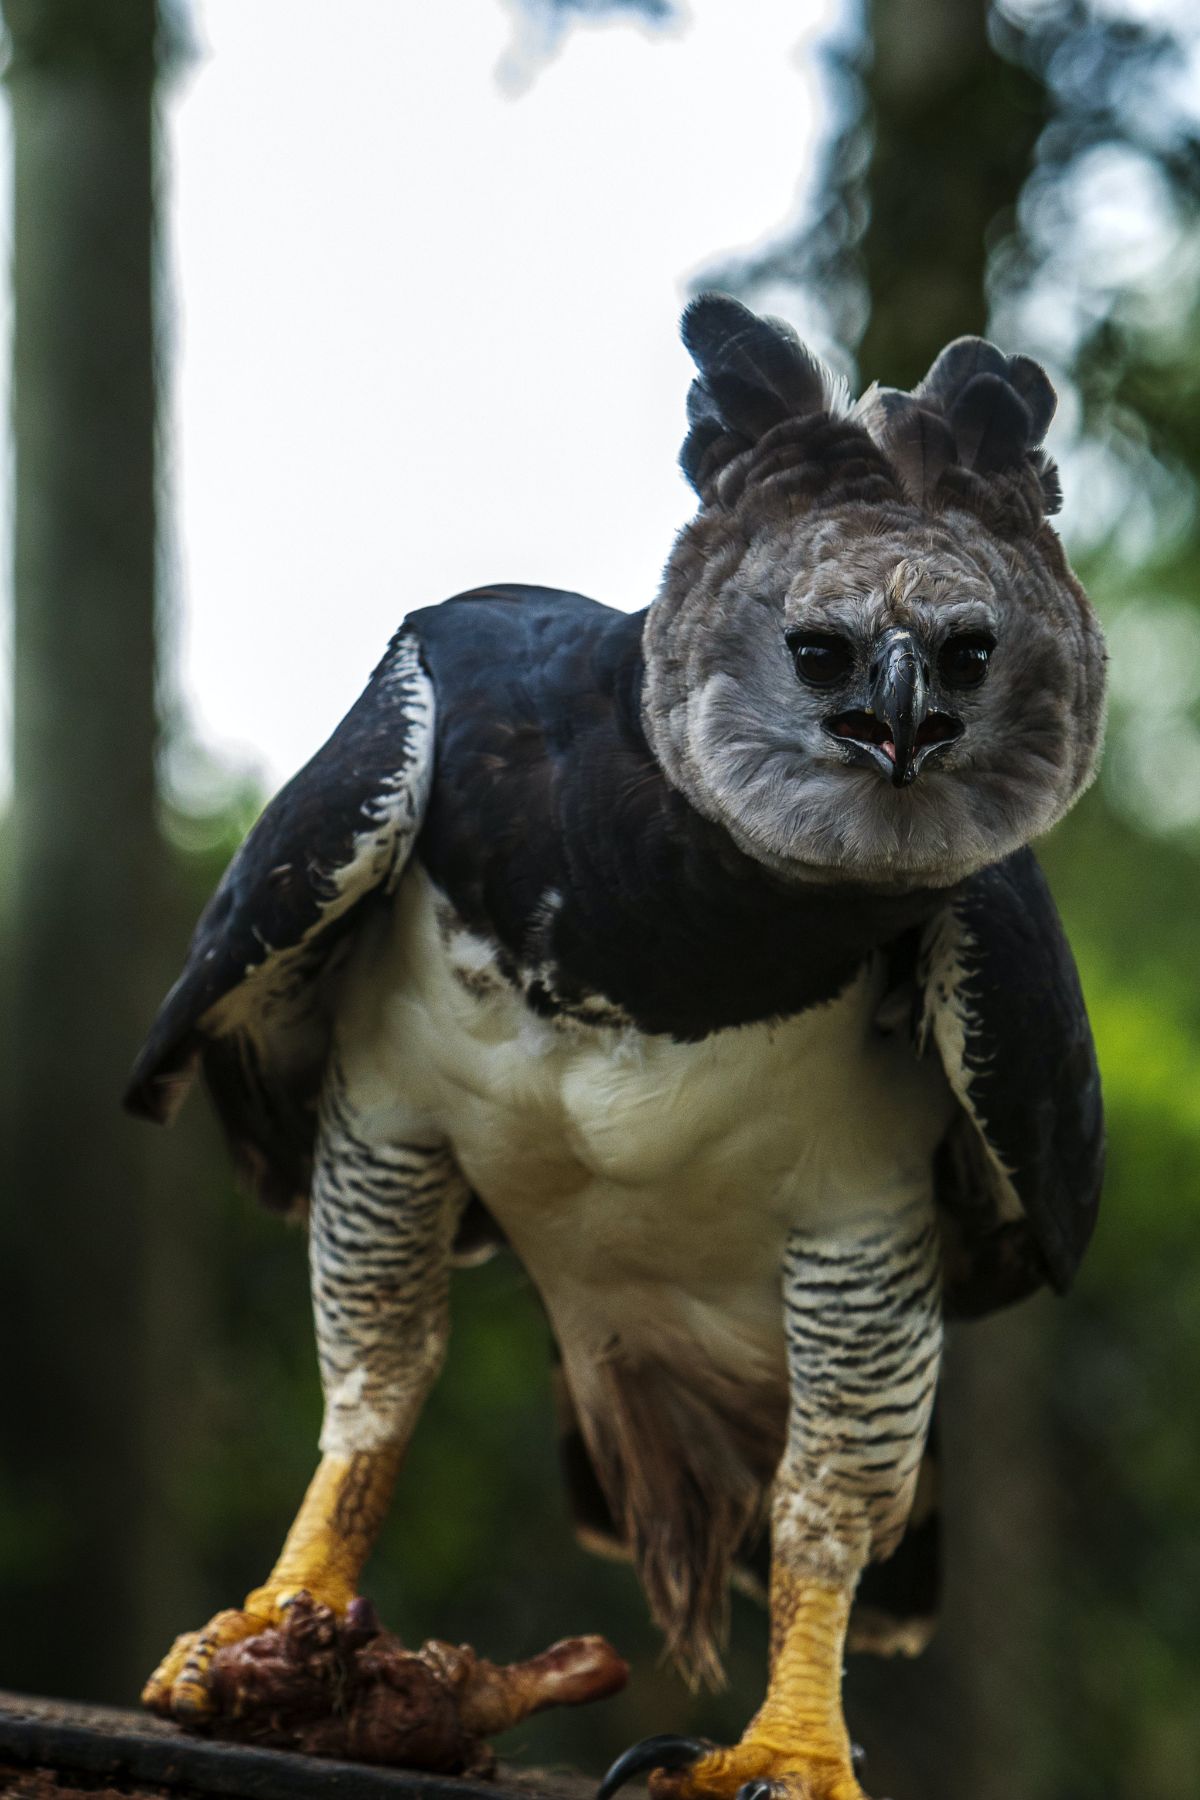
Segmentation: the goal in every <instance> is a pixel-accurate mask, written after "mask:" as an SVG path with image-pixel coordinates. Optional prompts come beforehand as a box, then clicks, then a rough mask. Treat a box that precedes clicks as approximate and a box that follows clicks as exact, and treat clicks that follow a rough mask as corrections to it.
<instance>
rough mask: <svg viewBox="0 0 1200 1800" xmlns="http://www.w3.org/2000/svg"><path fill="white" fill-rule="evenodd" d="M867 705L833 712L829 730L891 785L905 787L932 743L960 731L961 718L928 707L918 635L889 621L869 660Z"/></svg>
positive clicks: (925, 667)
mask: <svg viewBox="0 0 1200 1800" xmlns="http://www.w3.org/2000/svg"><path fill="white" fill-rule="evenodd" d="M865 698H866V705H865V706H863V707H861V708H858V709H857V710H855V711H852V712H844V713H838V714H837V715H836V717H834V718H832V719H830V720H829V721H828V722H827V723H828V729H829V730H830V731H832V733H833V734H834V736H835V737H839V738H841V739H843V740H844V741H845V742H846V743H847V744H848V745H852V746H853V747H854V749H855V750H856V751H857V752H858V753H859V754H858V755H857V756H856V758H855V760H856V761H865V762H870V763H872V764H874V766H875V767H876V768H878V769H879V770H880V771H881V772H882V773H883V774H886V775H887V776H888V778H889V780H890V781H891V784H892V786H893V787H897V788H902V787H907V786H908V784H909V782H910V781H912V780H913V779H914V778H915V777H916V775H917V774H918V772H919V770H920V769H921V767H922V765H923V763H924V762H925V760H926V753H927V752H928V751H929V750H930V749H932V747H933V746H934V745H942V744H947V743H951V742H953V740H954V739H955V738H956V737H959V736H961V734H962V729H963V725H962V720H961V719H959V718H956V717H955V716H954V715H953V714H950V713H945V712H936V711H932V710H931V709H930V705H929V665H928V663H927V662H926V660H925V652H924V650H923V648H922V646H921V644H920V643H919V642H918V640H917V638H916V637H915V636H914V635H913V633H912V632H911V631H909V630H908V629H907V628H906V627H905V626H902V625H893V626H891V627H890V628H889V629H888V630H887V631H885V632H884V634H883V636H882V637H881V638H880V639H879V642H878V644H877V645H876V647H875V655H874V656H873V657H872V659H871V668H870V673H869V676H868V687H867V692H866V696H865Z"/></svg>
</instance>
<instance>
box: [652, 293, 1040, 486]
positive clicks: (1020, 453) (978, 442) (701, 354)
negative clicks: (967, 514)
mask: <svg viewBox="0 0 1200 1800" xmlns="http://www.w3.org/2000/svg"><path fill="white" fill-rule="evenodd" d="M682 335H683V341H684V343H685V344H686V346H687V348H688V349H689V350H690V351H691V353H692V356H693V357H694V359H695V362H696V366H697V369H698V370H699V374H698V376H697V379H696V380H695V381H694V382H693V383H692V388H691V391H690V393H689V395H688V424H689V427H690V429H689V432H688V436H687V439H686V441H685V443H684V446H683V450H682V453H681V455H680V462H681V464H682V466H683V470H684V473H685V474H686V475H687V477H688V479H689V481H691V483H692V485H693V487H695V489H696V490H697V492H698V493H699V494H700V497H701V499H702V500H703V501H704V502H705V503H706V504H709V503H711V502H713V501H714V500H716V499H718V497H719V498H720V499H721V500H722V501H724V500H726V499H727V498H736V497H737V495H738V494H740V492H741V491H742V490H743V488H744V486H745V485H746V482H747V481H752V480H753V479H754V473H755V465H756V461H759V460H761V459H756V458H755V456H753V455H752V454H750V453H752V452H754V451H756V450H758V449H759V448H760V447H761V448H762V449H763V450H764V452H765V451H768V450H770V449H772V448H778V446H777V444H776V439H777V437H779V436H780V435H781V434H780V433H779V432H778V430H777V428H779V427H781V426H785V425H787V426H789V427H790V428H791V429H790V432H789V433H784V434H782V435H784V436H787V437H788V439H789V442H791V443H792V445H793V446H794V448H795V450H796V452H797V455H798V457H799V458H801V459H804V460H807V461H808V462H809V464H811V462H812V461H813V458H814V454H816V455H818V456H820V455H824V456H826V457H829V456H830V455H833V456H835V457H838V458H839V459H840V460H842V461H843V462H845V461H846V452H847V451H848V450H850V449H851V448H852V446H851V444H850V442H849V440H850V439H851V438H857V439H859V440H860V443H859V446H858V447H859V449H860V451H861V450H865V449H866V448H867V446H868V444H869V445H870V447H871V448H874V449H875V450H877V451H880V452H882V454H883V459H886V465H887V472H888V473H889V474H890V475H891V476H892V478H893V479H894V482H895V485H896V489H897V497H902V498H905V499H908V500H912V501H915V502H916V503H917V504H918V505H923V506H932V505H934V504H935V502H936V501H937V500H938V499H939V498H940V499H941V500H942V501H947V500H950V499H951V498H953V500H954V501H955V502H957V503H958V504H960V505H961V504H963V503H964V501H967V503H969V502H970V498H971V496H972V493H973V492H974V488H973V484H972V482H971V481H970V480H969V479H968V480H967V481H965V482H964V481H963V480H962V478H961V477H962V476H963V475H964V474H965V475H966V476H968V477H974V478H975V481H976V482H982V483H984V484H985V486H986V485H987V484H990V485H991V486H993V487H994V486H996V485H997V483H998V478H1002V477H1009V478H1015V480H1016V481H1017V482H1018V483H1021V482H1022V478H1025V479H1026V480H1028V478H1029V477H1032V478H1033V487H1034V493H1035V500H1034V506H1035V510H1036V511H1037V512H1039V513H1040V514H1041V515H1042V516H1043V517H1044V516H1045V515H1046V514H1048V513H1052V512H1055V511H1057V509H1058V506H1059V504H1060V502H1061V491H1060V489H1059V486H1058V477H1057V473H1056V471H1055V469H1054V465H1053V463H1051V462H1050V461H1049V460H1048V458H1047V457H1046V454H1045V451H1044V450H1043V449H1042V440H1043V438H1044V437H1045V434H1046V430H1047V427H1048V426H1049V424H1050V421H1051V419H1052V418H1053V416H1054V406H1055V397H1054V389H1053V388H1052V387H1051V385H1050V382H1049V380H1048V379H1047V376H1046V373H1045V371H1044V370H1043V369H1042V368H1041V366H1040V365H1039V364H1038V363H1036V362H1034V361H1033V360H1032V358H1030V357H1028V356H1006V355H1005V354H1004V352H1003V351H1001V350H998V349H997V348H996V346H995V345H994V344H990V343H988V342H987V341H986V340H985V339H983V338H975V337H962V338H958V339H956V340H955V342H954V343H952V344H949V345H947V347H946V348H945V349H944V350H943V351H942V352H941V354H940V356H938V358H937V360H936V361H935V362H934V364H933V367H932V368H931V369H930V371H929V373H928V375H926V377H925V379H924V380H923V381H922V382H920V383H919V384H918V386H917V387H916V388H915V389H914V390H913V391H912V393H906V392H904V391H902V390H900V389H897V388H881V387H872V388H870V389H868V391H867V393H866V394H864V395H863V398H862V399H861V400H860V401H859V403H858V405H857V406H856V407H855V408H854V410H853V413H851V414H847V409H846V406H845V396H844V394H843V393H842V392H841V391H840V383H839V382H838V381H837V380H836V379H835V378H834V377H833V376H832V375H831V374H830V373H829V371H828V370H827V369H825V368H824V367H823V366H822V365H821V364H820V363H819V362H818V361H817V360H816V358H815V357H814V356H813V355H812V354H811V352H810V351H808V350H807V349H806V348H805V346H804V345H803V344H802V343H801V342H800V340H799V338H798V337H797V336H796V334H795V332H794V331H793V330H792V329H791V327H790V326H789V325H787V324H785V323H784V322H783V321H781V320H778V319H770V318H760V317H758V316H757V315H756V314H755V313H752V312H750V311H749V309H748V308H747V307H745V306H743V305H741V303H740V302H739V301H737V300H733V299H731V298H730V297H729V296H728V295H726V294H701V295H700V296H698V298H697V299H695V300H693V301H692V303H691V305H690V306H689V307H688V309H687V311H686V312H685V313H684V316H683V326H682ZM834 420H836V421H838V424H839V429H838V430H837V431H835V432H831V431H830V430H829V429H828V427H829V424H830V422H831V421H834ZM805 421H808V422H810V424H811V428H812V429H811V430H810V431H809V432H808V433H807V434H806V433H804V432H803V431H799V430H798V429H797V427H798V426H801V425H802V424H803V423H804V422H805ZM821 423H823V424H824V425H825V427H826V429H825V431H824V433H823V434H822V435H821V438H820V450H819V451H818V449H817V443H816V441H815V435H814V434H815V433H816V432H817V430H818V429H819V425H820V424H821ZM768 434H773V435H772V441H771V445H770V446H763V444H762V440H763V439H764V438H765V437H767V436H768ZM863 440H865V441H863ZM769 461H770V468H771V472H772V473H773V474H776V473H778V470H779V466H780V459H779V457H778V456H775V457H773V458H770V459H769ZM734 465H738V469H737V472H738V474H740V476H741V477H743V479H741V480H737V481H735V482H733V483H730V482H728V481H726V482H722V477H723V476H724V475H725V474H726V473H727V472H733V466H734ZM862 466H863V465H862V463H861V461H860V463H859V467H860V469H861V467H862ZM943 483H944V491H943V492H942V494H941V495H940V496H939V493H938V490H939V487H942V486H943ZM1006 485H1007V486H1011V485H1012V480H1011V479H1010V481H1009V482H1008V483H1007V484H1006ZM807 486H808V489H809V491H810V492H812V493H814V494H815V493H817V492H819V491H821V486H822V484H819V483H813V482H812V481H811V480H810V482H809V483H808V484H807ZM977 497H978V496H977Z"/></svg>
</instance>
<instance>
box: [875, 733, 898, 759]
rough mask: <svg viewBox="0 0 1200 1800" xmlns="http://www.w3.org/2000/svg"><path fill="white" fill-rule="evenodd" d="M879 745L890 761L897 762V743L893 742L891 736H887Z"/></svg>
mask: <svg viewBox="0 0 1200 1800" xmlns="http://www.w3.org/2000/svg"><path fill="white" fill-rule="evenodd" d="M879 747H880V749H881V750H882V751H883V754H884V755H885V756H886V757H887V759H888V761H889V762H895V760H896V746H895V744H893V742H892V740H891V738H885V739H884V741H883V743H882V744H881V745H880V746H879Z"/></svg>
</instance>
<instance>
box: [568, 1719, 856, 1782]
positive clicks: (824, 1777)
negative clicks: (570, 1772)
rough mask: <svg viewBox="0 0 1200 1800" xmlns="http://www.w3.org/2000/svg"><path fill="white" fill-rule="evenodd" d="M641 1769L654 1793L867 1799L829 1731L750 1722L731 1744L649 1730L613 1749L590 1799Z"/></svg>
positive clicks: (850, 1756)
mask: <svg viewBox="0 0 1200 1800" xmlns="http://www.w3.org/2000/svg"><path fill="white" fill-rule="evenodd" d="M755 1723H756V1724H757V1721H756V1722H755ZM647 1771H650V1793H651V1796H652V1800H867V1797H866V1795H865V1794H864V1793H863V1790H862V1788H861V1787H860V1786H859V1783H858V1778H857V1776H856V1775H855V1773H854V1752H853V1751H852V1750H851V1749H850V1747H849V1746H848V1745H846V1746H844V1747H843V1745H842V1744H841V1743H840V1742H839V1741H838V1740H837V1738H836V1737H835V1736H832V1735H831V1737H830V1739H829V1741H828V1742H821V1741H819V1740H815V1739H814V1738H812V1737H811V1736H810V1737H808V1738H807V1739H806V1741H804V1742H793V1743H790V1744H789V1743H786V1742H781V1741H779V1740H778V1738H777V1737H775V1736H767V1735H766V1734H765V1733H764V1734H761V1735H760V1734H758V1733H756V1731H755V1727H754V1726H751V1728H750V1730H749V1731H748V1732H747V1733H746V1736H745V1737H744V1738H743V1739H742V1741H741V1743H740V1744H735V1745H734V1746H733V1748H732V1749H729V1750H718V1749H714V1747H713V1746H712V1745H711V1744H707V1743H704V1742H703V1741H702V1740H700V1739H697V1738H677V1737H654V1738H647V1739H646V1740H645V1742H644V1743H641V1744H635V1745H634V1746H633V1748H632V1749H631V1750H627V1751H626V1752H625V1754H624V1755H623V1756H620V1757H618V1759H617V1761H616V1762H615V1763H614V1764H613V1766H612V1768H611V1769H610V1770H609V1771H608V1774H607V1775H606V1776H605V1777H604V1780H603V1781H602V1782H601V1783H600V1787H599V1789H598V1791H597V1796H596V1800H612V1796H613V1795H614V1794H615V1793H616V1792H617V1789H618V1788H620V1787H623V1786H624V1784H625V1783H626V1782H627V1781H631V1780H633V1779H634V1777H635V1776H637V1775H642V1774H645V1773H646V1772H647Z"/></svg>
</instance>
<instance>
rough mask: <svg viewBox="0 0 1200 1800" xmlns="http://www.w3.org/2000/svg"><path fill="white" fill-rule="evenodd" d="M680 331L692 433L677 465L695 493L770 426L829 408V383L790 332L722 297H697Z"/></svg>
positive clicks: (780, 325)
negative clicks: (690, 372) (689, 377)
mask: <svg viewBox="0 0 1200 1800" xmlns="http://www.w3.org/2000/svg"><path fill="white" fill-rule="evenodd" d="M681 331H682V337H683V341H684V344H685V345H686V347H687V349H688V350H689V351H690V352H691V355H692V357H693V359H694V361H695V363H696V367H697V369H698V370H699V373H698V375H697V377H696V379H695V381H693V383H692V385H691V389H690V391H689V393H688V404H687V411H688V425H689V427H690V429H689V431H688V435H687V439H686V441H685V443H684V446H683V449H682V451H681V452H680V457H679V461H680V464H681V466H682V468H683V472H684V474H685V475H686V476H687V478H688V480H689V481H690V482H691V484H692V486H693V487H694V488H695V489H696V491H697V492H698V493H702V492H703V491H704V489H705V487H706V486H707V484H708V482H709V480H710V478H711V476H712V474H713V473H714V472H715V470H716V469H717V468H718V467H719V466H720V465H721V464H723V463H724V462H725V461H727V460H728V458H729V457H730V456H734V455H736V454H737V452H738V451H739V450H744V449H747V448H749V446H750V445H751V444H754V443H756V442H757V440H758V439H759V438H760V437H762V436H763V434H764V433H765V432H767V431H769V430H770V429H771V427H772V426H773V425H779V424H781V423H782V422H783V421H784V420H785V419H795V418H802V417H804V416H805V415H806V414H809V413H821V412H827V411H829V410H830V409H831V407H832V405H833V403H834V402H833V382H832V379H831V377H830V376H829V374H828V372H827V371H826V370H825V369H824V368H822V366H821V364H820V363H819V362H817V360H816V358H815V357H814V356H813V355H812V354H811V353H810V352H809V351H808V350H807V349H806V348H805V347H804V345H803V344H802V343H801V342H800V340H799V338H798V337H797V336H796V334H795V332H794V331H793V330H792V328H791V326H790V325H786V324H785V323H784V322H783V321H782V320H780V319H769V318H760V317H759V316H758V314H757V313H752V312H751V311H750V309H749V307H746V306H743V305H742V303H741V301H740V300H734V299H732V298H731V297H730V296H729V295H728V294H700V295H698V296H697V298H696V299H695V300H693V301H692V303H691V305H690V306H689V307H688V308H687V311H686V312H685V313H684V315H683V324H682V327H681Z"/></svg>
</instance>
